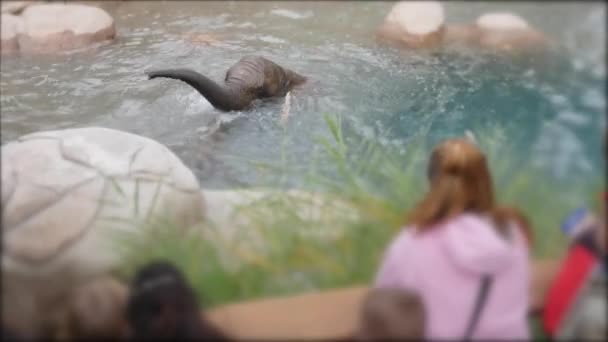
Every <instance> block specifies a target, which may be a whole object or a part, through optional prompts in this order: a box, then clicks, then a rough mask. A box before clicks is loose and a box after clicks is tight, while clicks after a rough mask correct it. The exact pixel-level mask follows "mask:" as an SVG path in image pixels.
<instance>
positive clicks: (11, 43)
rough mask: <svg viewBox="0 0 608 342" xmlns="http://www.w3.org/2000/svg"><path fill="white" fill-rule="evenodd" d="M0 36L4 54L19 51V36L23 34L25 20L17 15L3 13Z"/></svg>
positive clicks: (0, 49)
mask: <svg viewBox="0 0 608 342" xmlns="http://www.w3.org/2000/svg"><path fill="white" fill-rule="evenodd" d="M1 20H2V21H1V22H0V25H1V26H2V27H1V29H0V36H1V42H2V45H1V46H0V51H1V52H2V53H12V52H17V51H18V50H19V42H18V39H19V34H20V33H21V32H23V19H21V17H18V16H16V15H12V14H5V13H2V18H1Z"/></svg>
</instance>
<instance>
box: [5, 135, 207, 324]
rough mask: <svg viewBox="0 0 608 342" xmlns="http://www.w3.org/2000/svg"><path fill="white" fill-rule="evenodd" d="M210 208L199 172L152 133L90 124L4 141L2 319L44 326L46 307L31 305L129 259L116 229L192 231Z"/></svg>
mask: <svg viewBox="0 0 608 342" xmlns="http://www.w3.org/2000/svg"><path fill="white" fill-rule="evenodd" d="M203 211H204V203H203V198H202V195H201V192H200V190H199V186H198V182H197V180H196V178H195V177H194V175H193V174H192V172H191V171H190V170H189V169H188V168H186V166H184V165H183V164H182V162H181V161H180V160H179V158H177V157H176V156H175V155H174V154H173V153H172V152H171V151H170V150H169V149H168V148H166V147H165V146H163V145H161V144H159V143H157V142H155V141H153V140H151V139H148V138H145V137H141V136H137V135H134V134H130V133H126V132H121V131H117V130H112V129H107V128H99V127H90V128H79V129H67V130H59V131H47V132H39V133H34V134H29V135H25V136H23V137H21V138H19V139H18V140H17V141H13V142H10V143H8V144H5V145H3V146H2V212H3V217H2V234H3V239H4V245H3V254H2V269H3V277H2V285H3V291H2V300H3V303H2V304H3V307H2V309H3V314H4V316H3V317H6V316H7V315H8V316H9V317H10V316H13V317H19V318H18V319H31V321H32V322H35V321H37V319H36V318H35V317H33V316H32V315H34V316H35V313H36V312H37V311H41V309H40V307H36V305H42V304H36V305H35V304H32V305H31V306H30V307H28V306H27V303H32V301H33V302H34V303H35V302H38V303H44V302H45V301H47V300H50V298H57V296H60V295H61V294H62V293H65V291H68V290H69V289H70V288H71V287H72V286H73V285H74V284H77V283H78V282H80V281H82V280H84V279H88V278H90V277H93V276H98V275H102V274H105V273H107V272H108V271H110V270H111V269H113V268H114V267H115V266H116V265H117V264H118V263H119V262H120V255H119V253H118V252H117V251H118V249H117V245H116V241H115V240H112V237H113V236H115V235H112V234H114V232H119V231H123V232H124V231H128V232H133V233H137V232H139V231H140V230H141V227H142V225H141V224H142V223H144V222H150V221H153V220H155V219H160V218H164V219H168V220H170V221H171V222H174V223H175V224H176V226H177V227H184V228H186V227H190V226H193V225H194V224H196V223H197V222H200V221H201V220H202V218H203ZM28 297H36V298H35V300H34V299H27V298H28ZM24 298H25V299H24ZM22 304H23V305H22ZM16 319H17V318H16ZM16 319H15V320H16Z"/></svg>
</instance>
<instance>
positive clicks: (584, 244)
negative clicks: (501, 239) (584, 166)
mask: <svg viewBox="0 0 608 342" xmlns="http://www.w3.org/2000/svg"><path fill="white" fill-rule="evenodd" d="M607 133H608V132H607ZM604 152H605V154H606V155H605V158H606V160H607V161H608V134H606V136H605V140H604ZM607 207H608V197H607V195H606V191H605V190H604V193H603V198H602V204H601V209H600V211H603V212H601V213H600V215H596V214H595V213H593V212H590V211H588V210H586V209H582V208H581V209H578V210H576V211H575V212H574V213H572V214H571V215H570V216H569V217H568V218H567V219H566V220H565V222H564V223H563V225H562V230H563V232H564V233H565V234H566V235H567V236H568V237H569V238H570V246H569V248H568V253H567V254H566V257H565V258H564V260H563V261H562V265H561V268H560V271H559V273H558V274H557V276H556V278H555V279H554V280H553V283H552V284H551V287H550V288H549V292H548V293H547V297H546V300H545V310H544V312H543V326H544V329H545V332H546V333H547V334H548V335H549V336H550V337H552V338H553V339H558V340H603V339H605V337H606V336H607V335H608V327H607V324H606V323H607V313H606V310H607V305H608V303H607V300H606V295H607V290H606V288H607V286H608V285H607V283H608V282H607V277H608V257H607V253H606V249H607V248H606V245H607V242H606V230H607V227H606V213H607V210H606V209H607Z"/></svg>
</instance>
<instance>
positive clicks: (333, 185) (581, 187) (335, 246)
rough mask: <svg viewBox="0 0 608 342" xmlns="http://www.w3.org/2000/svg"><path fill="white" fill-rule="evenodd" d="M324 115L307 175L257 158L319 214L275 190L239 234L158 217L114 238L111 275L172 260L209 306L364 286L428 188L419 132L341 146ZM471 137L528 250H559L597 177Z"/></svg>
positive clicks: (492, 134)
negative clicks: (399, 142) (580, 177)
mask: <svg viewBox="0 0 608 342" xmlns="http://www.w3.org/2000/svg"><path fill="white" fill-rule="evenodd" d="M325 120H326V123H327V127H328V131H329V134H328V136H326V137H319V138H317V139H316V142H317V143H318V144H319V146H322V147H323V148H322V153H321V154H319V155H317V156H316V157H314V158H313V159H311V162H310V168H309V169H308V170H306V171H305V172H303V171H301V170H293V169H290V168H289V165H288V163H287V162H285V163H284V164H281V165H270V164H262V163H256V167H257V168H260V167H261V168H263V169H266V170H271V171H272V172H271V174H272V175H273V179H274V180H275V182H277V181H276V180H280V181H282V180H285V179H288V178H289V177H287V176H298V177H300V178H303V179H305V185H306V188H307V189H309V190H310V189H312V190H315V191H319V192H322V193H323V194H324V196H325V198H327V200H326V202H325V203H324V204H323V205H322V206H321V207H322V209H323V210H319V212H318V213H317V215H303V212H304V213H305V212H308V211H310V210H314V209H315V208H317V209H318V206H315V205H314V204H313V202H312V201H311V200H310V199H309V198H307V197H295V196H290V195H288V194H287V193H282V192H277V193H270V194H269V195H267V196H265V197H264V198H262V199H259V200H257V201H254V202H253V203H251V204H248V205H244V206H243V207H242V208H240V209H239V211H238V213H237V214H236V216H237V217H238V218H239V219H240V220H244V221H245V222H244V223H243V222H241V223H236V222H235V223H234V225H232V226H231V227H230V229H231V230H234V231H236V232H237V233H236V234H234V236H233V237H227V235H226V234H222V233H221V231H220V227H214V226H213V225H212V224H210V223H209V222H204V223H201V224H200V226H198V227H194V228H193V229H191V230H189V231H186V232H184V231H183V229H180V227H175V226H174V225H172V224H171V223H168V222H161V223H157V224H155V225H151V226H148V227H146V229H147V230H145V233H144V234H140V235H137V237H136V238H130V239H121V243H120V244H121V246H123V247H124V251H125V252H126V254H125V255H124V258H125V259H124V260H125V263H124V264H123V265H122V267H121V268H120V269H119V270H118V273H119V274H120V275H121V276H122V277H125V278H129V277H130V276H131V275H132V274H133V272H134V270H135V269H136V268H137V267H138V266H139V265H141V264H143V263H145V262H148V261H150V260H153V259H159V258H162V259H167V260H170V261H172V262H174V263H175V264H176V265H178V266H179V267H180V268H181V269H182V270H183V271H184V272H185V274H186V275H187V277H188V278H189V280H190V281H191V282H192V284H193V285H194V288H195V289H196V291H197V293H198V295H199V297H200V298H201V299H203V300H204V301H205V302H206V303H207V304H208V305H210V306H214V305H218V304H224V303H229V302H235V301H239V300H244V299H252V298H259V297H265V296H271V295H272V296H276V295H281V294H289V293H297V292H302V291H306V290H311V289H327V288H336V287H342V286H349V285H353V284H361V283H369V282H370V281H371V279H373V277H374V275H375V272H376V269H377V266H378V263H379V261H380V257H381V255H382V253H383V251H384V248H385V247H386V245H387V244H388V242H389V241H390V239H391V238H392V237H393V236H394V234H395V233H396V232H397V231H398V229H399V228H400V226H401V225H402V224H403V220H404V215H405V213H406V211H407V210H408V209H409V208H411V207H412V206H413V205H414V203H415V202H416V201H417V200H419V199H420V198H421V196H422V195H423V193H424V191H425V190H426V179H425V176H424V170H425V167H426V161H427V160H426V158H427V156H428V154H429V151H430V148H429V146H426V143H425V142H424V139H423V138H422V137H418V138H414V139H412V140H411V142H410V143H409V145H408V148H407V149H405V150H397V149H395V148H391V147H386V146H382V145H380V144H379V143H377V142H376V141H373V140H368V139H358V143H346V139H345V137H344V131H343V126H344V124H343V123H342V122H341V120H340V118H339V117H337V118H332V117H328V116H325ZM477 138H478V142H479V144H480V146H481V148H482V149H483V150H484V151H486V152H487V154H488V156H489V160H490V165H491V167H492V170H493V174H494V176H495V183H496V186H497V193H498V196H499V199H500V201H501V202H504V203H508V204H513V205H516V206H517V207H519V208H521V209H522V210H523V211H524V213H525V214H526V215H527V216H528V217H529V219H530V220H531V222H532V225H533V229H534V233H535V236H536V245H535V247H534V255H535V256H537V257H552V256H557V255H559V253H560V252H561V251H562V250H563V248H564V244H565V241H564V239H563V237H562V236H561V233H560V231H559V224H560V222H561V220H562V219H563V217H564V216H565V215H566V214H567V213H568V212H570V211H571V210H572V209H574V208H575V207H577V206H579V205H581V204H583V205H584V204H589V201H588V198H589V193H591V192H592V190H594V188H593V187H592V186H593V185H594V184H598V183H597V181H596V183H590V184H569V185H564V184H559V183H557V182H556V181H554V180H552V179H551V178H550V177H547V176H546V175H545V174H544V173H543V172H542V171H541V170H537V169H535V168H534V167H533V166H531V165H528V164H525V165H522V164H521V163H515V162H513V159H511V158H510V157H511V156H512V155H513V153H512V151H509V144H508V143H507V140H506V139H505V138H504V137H503V136H502V135H501V134H500V131H499V130H490V131H487V132H483V133H482V134H479V132H478V136H477ZM284 160H287V159H286V158H284ZM252 169H253V168H252ZM276 185H277V186H279V187H280V186H283V184H276ZM595 190H597V188H595ZM339 204H344V205H345V207H344V206H340V205H339Z"/></svg>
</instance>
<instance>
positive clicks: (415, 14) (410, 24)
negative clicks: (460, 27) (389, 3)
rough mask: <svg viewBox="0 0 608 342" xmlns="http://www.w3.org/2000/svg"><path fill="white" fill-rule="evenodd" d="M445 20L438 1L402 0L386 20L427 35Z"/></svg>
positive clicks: (411, 31) (439, 26) (409, 31)
mask: <svg viewBox="0 0 608 342" xmlns="http://www.w3.org/2000/svg"><path fill="white" fill-rule="evenodd" d="M444 20H445V15H444V12H443V6H442V5H441V3H439V2H438V1H402V2H398V3H397V4H396V5H394V6H393V8H392V9H391V11H390V12H389V14H388V15H387V16H386V21H387V22H389V23H396V24H397V25H399V26H400V27H402V28H403V29H404V30H405V31H406V32H408V33H411V34H416V35H425V34H430V33H433V32H436V31H437V30H439V29H440V28H441V26H442V25H443V22H444Z"/></svg>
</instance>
